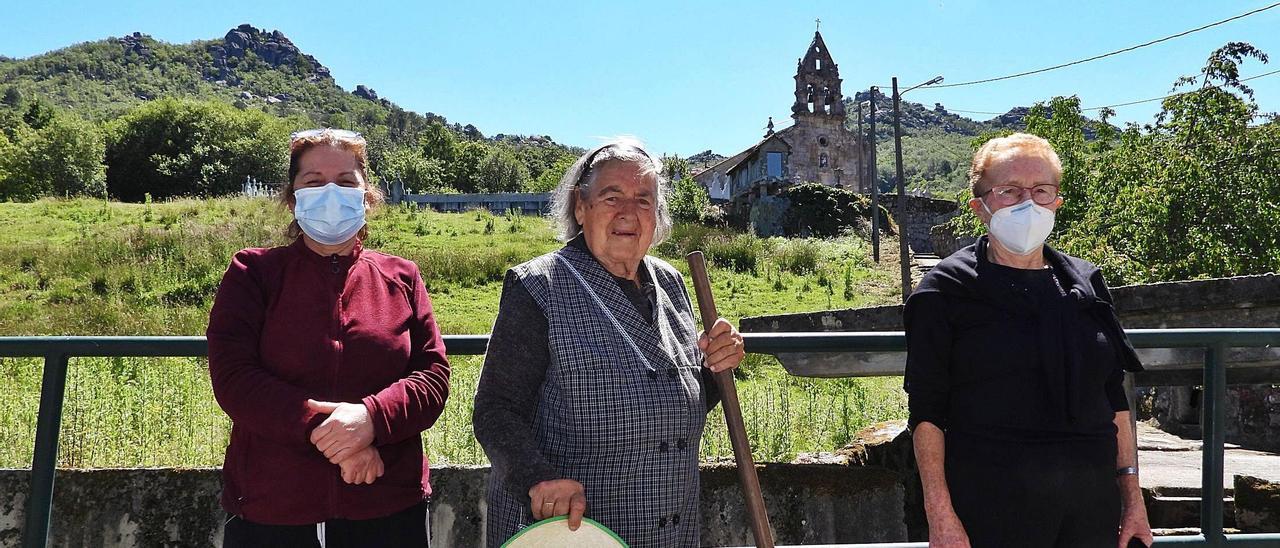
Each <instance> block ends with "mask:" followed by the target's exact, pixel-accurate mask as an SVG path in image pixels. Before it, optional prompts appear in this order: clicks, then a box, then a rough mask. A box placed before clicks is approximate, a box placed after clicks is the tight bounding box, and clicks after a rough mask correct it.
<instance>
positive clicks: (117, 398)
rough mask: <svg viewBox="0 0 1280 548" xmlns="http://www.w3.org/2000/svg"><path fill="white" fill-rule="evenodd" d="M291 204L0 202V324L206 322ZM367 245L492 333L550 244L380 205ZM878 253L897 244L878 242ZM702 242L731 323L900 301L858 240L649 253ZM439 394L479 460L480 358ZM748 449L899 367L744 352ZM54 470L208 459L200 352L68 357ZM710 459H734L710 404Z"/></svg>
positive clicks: (12, 328) (534, 228) (792, 432)
mask: <svg viewBox="0 0 1280 548" xmlns="http://www.w3.org/2000/svg"><path fill="white" fill-rule="evenodd" d="M288 219H289V217H288V214H287V212H285V211H283V210H282V209H280V208H279V207H278V206H277V205H276V204H275V203H274V202H270V201H267V200H262V199H220V200H183V201H175V202H169V203H156V204H121V203H112V202H102V201H94V200H70V201H40V202H36V203H31V204H0V336H14V335H202V334H203V333H204V327H205V321H206V319H207V317H208V310H209V306H210V305H211V299H212V297H213V293H214V291H215V289H216V287H217V284H218V281H219V280H220V278H221V276H222V272H223V271H224V270H225V268H226V265H227V263H228V261H229V260H230V257H231V255H232V254H233V253H234V252H235V251H237V250H239V249H241V248H244V247H252V246H271V245H281V244H284V243H287V242H286V240H285V237H284V234H283V227H284V226H285V225H286V224H287V221H288ZM370 228H371V234H370V238H369V241H368V242H367V243H366V245H367V247H370V248H373V249H378V250H381V251H385V252H388V253H392V254H395V255H399V256H402V257H406V258H408V259H411V260H413V261H415V262H416V263H417V264H418V265H419V266H420V268H421V269H422V273H423V277H424V279H425V281H426V283H427V286H428V288H429V289H430V291H431V293H432V299H433V301H434V304H435V307H436V310H437V319H438V321H439V322H440V326H441V329H442V330H443V331H444V332H445V333H446V334H461V333H487V332H488V330H489V328H490V326H491V325H492V323H493V319H494V317H495V316H496V314H497V304H498V295H499V292H500V288H501V281H502V276H503V273H504V272H505V271H506V269H507V268H508V267H509V266H512V265H515V264H517V263H520V262H523V261H525V260H527V259H529V258H532V257H535V256H537V255H540V254H542V253H546V252H548V251H551V250H553V249H556V248H557V247H559V245H560V244H559V243H558V242H557V241H556V240H555V239H554V237H553V236H552V232H551V228H550V226H549V224H548V222H547V221H546V220H545V219H542V218H537V217H521V216H494V215H491V214H489V213H483V212H480V213H477V212H471V213H458V214H439V213H433V212H430V211H420V210H416V209H410V208H404V209H401V208H384V209H383V210H381V211H379V212H378V213H376V214H375V215H374V216H373V217H372V218H371V220H370ZM885 245H888V246H889V247H890V248H892V247H893V244H892V243H886V244H885ZM691 249H703V250H704V251H706V252H707V254H708V257H709V259H710V260H711V262H712V267H711V270H710V276H711V278H712V283H713V286H714V287H715V292H716V299H717V304H718V305H719V309H720V313H721V314H722V315H724V316H725V317H727V318H729V319H730V320H733V321H735V322H736V320H737V319H739V318H742V317H746V316H754V315H762V314H777V313H785V312H799V311H810V310H821V309H827V308H847V307H856V306H866V305H874V304H888V303H893V302H897V301H898V299H899V294H898V290H897V288H896V287H895V286H896V284H895V283H894V280H895V279H896V273H897V269H898V267H897V263H896V262H889V261H886V262H885V263H882V264H879V265H876V264H874V263H872V262H871V261H870V259H869V258H868V255H869V252H868V245H867V244H866V242H865V241H864V240H862V239H859V238H857V237H854V236H850V237H845V238H841V239H838V240H782V239H758V238H753V237H750V236H745V235H736V234H732V233H727V232H724V231H720V230H713V229H707V228H705V227H700V226H678V227H676V230H675V232H674V234H673V236H672V238H670V239H669V240H668V241H667V242H664V243H663V244H662V245H660V246H659V247H658V248H657V249H656V250H655V254H656V255H657V256H659V257H662V258H663V259H666V260H667V261H668V262H670V263H672V264H673V265H676V266H677V268H680V269H681V270H685V268H684V265H683V256H684V253H685V252H686V251H688V250H691ZM453 364H454V370H453V379H452V394H451V397H450V400H449V404H448V407H447V409H446V411H445V413H444V415H443V416H442V417H441V419H440V422H439V423H437V425H436V426H435V427H433V428H432V429H431V430H430V431H428V432H427V434H426V435H425V439H426V441H427V447H428V449H427V451H428V453H429V454H430V456H431V458H432V460H433V461H434V462H439V463H445V462H452V463H482V462H484V454H483V452H482V451H481V450H480V448H479V446H478V445H477V444H476V443H475V440H474V439H473V438H472V436H471V422H470V415H471V397H472V395H473V394H474V392H475V383H476V380H477V378H478V377H479V369H480V358H479V357H465V356H458V357H455V358H453ZM40 369H41V362H40V361H39V360H34V359H0V398H3V399H4V401H6V409H5V411H4V412H3V413H0V439H3V440H5V441H6V443H4V444H0V467H26V466H29V465H30V459H31V451H32V441H33V439H34V429H35V416H36V409H37V403H38V398H39V388H40ZM739 377H740V378H739V391H740V393H741V398H742V401H743V409H744V413H745V415H746V416H745V419H746V422H747V425H748V430H749V434H750V436H751V438H752V445H753V448H754V449H755V452H756V457H757V459H760V460H765V461H774V460H787V459H790V458H791V457H792V456H794V454H795V453H797V452H802V451H819V450H830V449H833V448H836V447H839V446H841V445H843V444H844V443H845V442H846V441H847V440H848V438H849V436H850V435H851V434H852V433H854V432H856V431H857V430H858V429H860V428H861V427H863V426H865V425H866V424H868V423H869V422H873V421H876V420H884V419H889V418H900V417H902V416H904V415H905V400H904V398H903V396H902V394H901V390H900V389H899V386H900V382H901V381H900V379H896V378H884V379H841V380H816V379H800V378H793V377H790V376H788V375H786V374H785V372H783V371H782V369H781V367H779V366H778V365H777V363H776V362H775V361H774V360H773V359H772V358H770V357H766V356H749V357H748V360H747V362H746V363H745V364H744V366H743V368H742V372H741V374H740V375H739ZM66 401H67V403H66V410H65V414H64V419H63V427H62V428H63V430H62V434H61V443H62V446H61V452H60V456H59V459H60V465H62V466H68V467H110V466H183V467H186V466H211V465H218V464H220V463H221V461H222V452H223V449H224V448H225V446H226V442H227V436H228V431H229V423H228V422H227V420H226V418H225V416H224V415H223V414H222V412H221V410H220V409H219V408H218V407H217V405H216V403H215V402H214V401H213V397H212V394H211V391H210V388H209V381H208V372H207V366H206V364H205V362H204V360H202V359H142V358H112V359H78V360H74V361H73V362H72V367H71V374H70V377H69V379H68V385H67V400H66ZM702 451H703V455H704V456H705V457H708V458H710V457H717V456H725V455H730V454H732V452H731V449H730V447H729V443H728V439H727V434H726V432H725V431H724V427H723V420H722V416H721V415H720V414H719V412H716V413H713V414H712V415H711V422H710V425H709V426H708V429H707V435H706V438H705V441H704V444H703V448H702Z"/></svg>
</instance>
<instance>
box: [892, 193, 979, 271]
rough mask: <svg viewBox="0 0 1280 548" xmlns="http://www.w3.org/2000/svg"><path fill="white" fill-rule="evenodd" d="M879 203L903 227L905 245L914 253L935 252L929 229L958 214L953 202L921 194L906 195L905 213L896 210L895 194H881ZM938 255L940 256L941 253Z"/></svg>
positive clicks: (957, 208)
mask: <svg viewBox="0 0 1280 548" xmlns="http://www.w3.org/2000/svg"><path fill="white" fill-rule="evenodd" d="M880 205H882V206H884V208H885V209H887V210H889V213H890V214H892V215H893V218H894V220H896V221H897V222H898V226H899V227H905V228H904V230H905V231H906V233H907V245H909V246H911V251H913V252H915V253H929V254H933V253H935V252H936V250H935V249H934V242H933V239H932V237H931V235H930V231H931V230H932V229H933V227H935V226H938V225H940V224H942V223H945V222H947V221H948V220H950V219H951V218H952V217H955V216H956V215H959V214H960V209H959V206H958V205H957V204H956V203H955V202H952V201H950V200H939V199H937V198H924V197H921V196H907V213H906V215H902V214H900V213H899V212H898V195H897V194H881V195H880ZM938 255H940V256H942V254H941V253H938Z"/></svg>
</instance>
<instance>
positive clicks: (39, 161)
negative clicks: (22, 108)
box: [0, 110, 105, 200]
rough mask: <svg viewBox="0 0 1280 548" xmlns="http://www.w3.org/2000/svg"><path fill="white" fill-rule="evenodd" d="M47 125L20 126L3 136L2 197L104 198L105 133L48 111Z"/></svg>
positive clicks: (0, 158) (0, 144) (0, 161)
mask: <svg viewBox="0 0 1280 548" xmlns="http://www.w3.org/2000/svg"><path fill="white" fill-rule="evenodd" d="M45 112H47V115H44V114H42V115H41V116H40V118H39V120H40V123H41V127H39V128H35V127H31V126H28V125H26V124H18V125H17V127H14V128H10V133H11V134H12V135H13V138H12V140H10V139H9V138H7V137H5V136H4V135H3V134H0V200H4V199H7V200H33V199H36V198H39V197H42V196H78V195H91V196H103V195H104V194H105V186H104V184H103V181H104V173H103V166H102V158H103V151H104V144H103V137H102V132H101V131H99V130H98V128H97V126H95V125H94V124H93V123H92V122H88V121H86V120H82V119H80V118H78V117H76V116H74V115H70V114H61V113H57V112H55V111H53V110H48V111H45Z"/></svg>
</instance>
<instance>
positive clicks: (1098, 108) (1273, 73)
mask: <svg viewBox="0 0 1280 548" xmlns="http://www.w3.org/2000/svg"><path fill="white" fill-rule="evenodd" d="M1275 74H1280V70H1273V71H1271V72H1264V73H1262V74H1256V75H1253V76H1250V77H1248V78H1241V79H1240V81H1241V82H1248V81H1250V80H1257V79H1258V78H1263V77H1266V76H1272V75H1275ZM1220 87H1222V86H1220V85H1219V86H1209V87H1207V88H1202V89H1195V90H1191V91H1182V92H1178V93H1171V94H1169V95H1165V96H1163V97H1153V98H1151V99H1142V100H1141V101H1129V102H1127V103H1116V104H1114V105H1103V106H1100V107H1088V108H1082V109H1080V110H1081V111H1082V112H1083V111H1088V110H1102V109H1104V108H1116V107H1127V106H1130V105H1139V104H1142V103H1150V102H1153V101H1163V100H1165V99H1168V98H1170V97H1177V96H1179V95H1186V94H1188V93H1196V92H1200V91H1204V90H1206V89H1218V88H1220ZM947 112H960V113H964V114H991V115H994V116H1000V115H1003V114H1008V113H1007V112H989V111H985V110H960V109H954V108H949V109H947Z"/></svg>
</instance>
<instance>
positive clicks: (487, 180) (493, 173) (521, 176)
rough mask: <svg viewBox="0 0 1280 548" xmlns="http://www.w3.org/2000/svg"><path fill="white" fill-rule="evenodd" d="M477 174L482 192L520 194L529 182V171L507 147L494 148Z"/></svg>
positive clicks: (479, 167) (481, 163)
mask: <svg viewBox="0 0 1280 548" xmlns="http://www.w3.org/2000/svg"><path fill="white" fill-rule="evenodd" d="M476 173H477V174H476V178H477V183H478V184H477V189H478V190H479V191H480V192H519V191H520V189H521V188H523V187H524V184H525V182H526V181H528V180H529V170H528V169H526V168H525V167H524V164H522V163H520V160H519V159H517V158H516V156H515V155H514V154H512V153H511V151H510V150H507V149H506V148H505V147H494V148H492V149H491V150H490V151H489V153H488V154H487V155H485V157H484V159H483V160H481V161H480V165H479V166H478V168H477V172H476Z"/></svg>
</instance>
